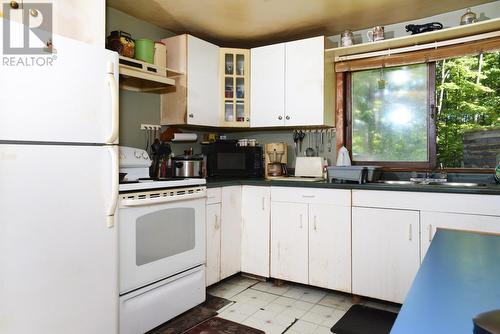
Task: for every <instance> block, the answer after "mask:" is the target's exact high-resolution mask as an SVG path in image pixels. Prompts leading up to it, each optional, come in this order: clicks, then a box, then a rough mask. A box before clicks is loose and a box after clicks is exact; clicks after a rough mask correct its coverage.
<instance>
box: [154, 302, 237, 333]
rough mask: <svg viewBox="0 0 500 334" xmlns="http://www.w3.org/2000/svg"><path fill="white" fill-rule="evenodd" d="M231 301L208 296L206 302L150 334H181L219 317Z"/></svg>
mask: <svg viewBox="0 0 500 334" xmlns="http://www.w3.org/2000/svg"><path fill="white" fill-rule="evenodd" d="M230 303H231V301H230V300H227V299H224V298H220V297H216V296H212V295H210V294H207V298H206V300H205V301H204V302H203V303H202V304H200V305H198V306H196V307H193V308H192V309H190V310H188V311H186V312H184V313H182V314H181V315H179V316H177V317H175V318H173V319H172V320H170V321H168V322H166V323H164V324H162V325H160V326H158V327H156V328H154V329H152V330H150V331H149V332H148V334H180V333H184V332H185V331H187V330H188V329H190V328H192V327H194V326H196V325H198V324H200V323H202V322H204V321H206V320H208V319H210V318H212V317H215V316H216V315H217V311H218V310H219V309H221V308H222V307H224V306H226V305H228V304H230Z"/></svg>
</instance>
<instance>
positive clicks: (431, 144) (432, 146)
mask: <svg viewBox="0 0 500 334" xmlns="http://www.w3.org/2000/svg"><path fill="white" fill-rule="evenodd" d="M400 66H404V65H397V66H394V67H400ZM352 73H353V72H351V71H349V72H345V77H344V80H345V87H344V101H345V118H346V119H345V125H344V126H345V144H346V148H347V149H348V150H349V152H351V155H352ZM427 73H428V75H427V89H428V99H427V139H428V140H427V152H428V156H427V161H425V162H414V161H353V160H352V159H351V161H352V164H353V165H377V166H382V167H386V168H391V169H412V170H415V169H434V168H436V165H437V155H436V154H437V152H436V150H437V146H436V135H437V134H436V121H435V118H436V117H435V116H436V93H435V91H436V63H435V62H428V63H427Z"/></svg>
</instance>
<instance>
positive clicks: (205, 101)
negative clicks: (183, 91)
mask: <svg viewBox="0 0 500 334" xmlns="http://www.w3.org/2000/svg"><path fill="white" fill-rule="evenodd" d="M219 53H220V51H219V47H218V46H217V45H214V44H212V43H208V42H205V41H204V40H201V39H199V38H196V37H193V36H191V35H188V54H187V58H188V70H187V87H188V91H187V99H188V100H187V116H188V117H187V123H188V124H192V125H208V126H218V125H219V115H220V100H219V95H220V94H219V57H220V55H219Z"/></svg>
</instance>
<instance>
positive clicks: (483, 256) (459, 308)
mask: <svg viewBox="0 0 500 334" xmlns="http://www.w3.org/2000/svg"><path fill="white" fill-rule="evenodd" d="M494 309H500V236H494V235H486V234H480V233H472V232H461V231H447V230H438V231H437V233H436V235H435V236H434V239H433V240H432V243H431V245H430V248H429V250H428V252H427V255H426V256H425V258H424V261H423V263H422V266H421V267H420V270H419V271H418V273H417V276H416V278H415V280H414V281H413V285H412V287H411V289H410V292H409V293H408V295H407V297H406V301H405V302H404V304H403V307H402V308H401V311H400V313H399V315H398V317H397V319H396V322H395V324H394V326H393V328H392V330H391V334H412V333H418V334H423V333H425V334H429V333H454V334H460V333H467V334H470V333H472V330H473V328H474V325H473V323H472V318H473V317H474V316H476V315H477V314H479V313H482V312H486V311H491V310H494Z"/></svg>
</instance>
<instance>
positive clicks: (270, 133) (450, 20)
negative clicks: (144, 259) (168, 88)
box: [106, 1, 500, 167]
mask: <svg viewBox="0 0 500 334" xmlns="http://www.w3.org/2000/svg"><path fill="white" fill-rule="evenodd" d="M471 9H472V11H474V12H475V13H477V14H478V16H479V17H480V19H481V20H484V19H487V18H497V17H500V1H494V2H491V3H487V4H484V5H480V6H475V7H472V8H471ZM464 12H465V9H463V10H458V11H454V12H450V13H445V14H441V15H436V16H432V17H428V18H422V19H415V20H414V21H411V22H403V23H397V24H392V25H388V26H386V33H387V38H392V37H401V36H406V35H408V33H406V32H405V29H404V26H405V25H406V24H409V23H415V24H422V23H427V22H433V21H438V22H441V23H443V25H444V26H445V27H451V26H457V25H459V21H460V17H461V16H462V15H463V13H464ZM106 16H107V25H106V31H107V34H109V32H110V31H112V30H124V31H127V32H129V33H131V34H132V36H133V37H134V38H141V37H147V38H152V39H158V38H164V37H168V36H172V35H173V34H172V33H171V32H170V31H168V30H165V29H163V28H160V27H157V26H154V25H152V24H149V23H147V22H145V21H142V20H138V19H136V18H134V17H132V16H129V15H127V14H125V13H123V12H120V11H118V10H115V9H113V8H110V7H108V8H107V13H106ZM366 31H367V30H361V31H356V32H355V35H356V36H357V37H358V39H359V41H361V40H363V41H364V42H366V41H367V39H366ZM329 39H330V40H332V41H333V42H338V41H339V36H338V35H337V36H331V37H329ZM159 122H160V98H159V96H158V95H156V94H148V93H136V92H128V91H123V90H121V91H120V144H121V145H128V146H134V147H141V148H143V147H145V142H146V141H145V138H146V137H145V134H144V132H143V131H141V130H140V129H139V127H140V124H141V123H148V124H159ZM182 130H183V131H184V132H192V130H189V129H182ZM195 132H196V133H197V134H198V135H199V138H198V141H197V142H191V143H175V144H172V150H173V152H174V154H176V155H177V154H182V153H183V150H184V149H186V148H189V147H192V148H193V150H194V152H195V153H199V152H201V146H200V142H201V140H202V137H203V134H204V133H206V132H216V133H220V134H226V135H227V137H228V138H230V139H241V138H255V139H257V141H258V142H259V143H261V144H266V143H271V142H278V141H285V142H286V143H287V144H288V160H289V161H288V162H289V165H290V167H293V163H294V160H295V154H294V151H293V138H292V135H293V129H289V130H255V131H244V132H224V131H220V130H217V129H214V130H213V131H205V130H203V131H195ZM307 143H308V139H307V138H306V139H305V140H304V143H303V150H305V148H306V147H307ZM324 156H325V157H327V159H328V161H329V163H331V164H334V163H335V157H336V152H335V139H333V141H332V151H331V152H328V150H327V149H326V150H325V154H324Z"/></svg>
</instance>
